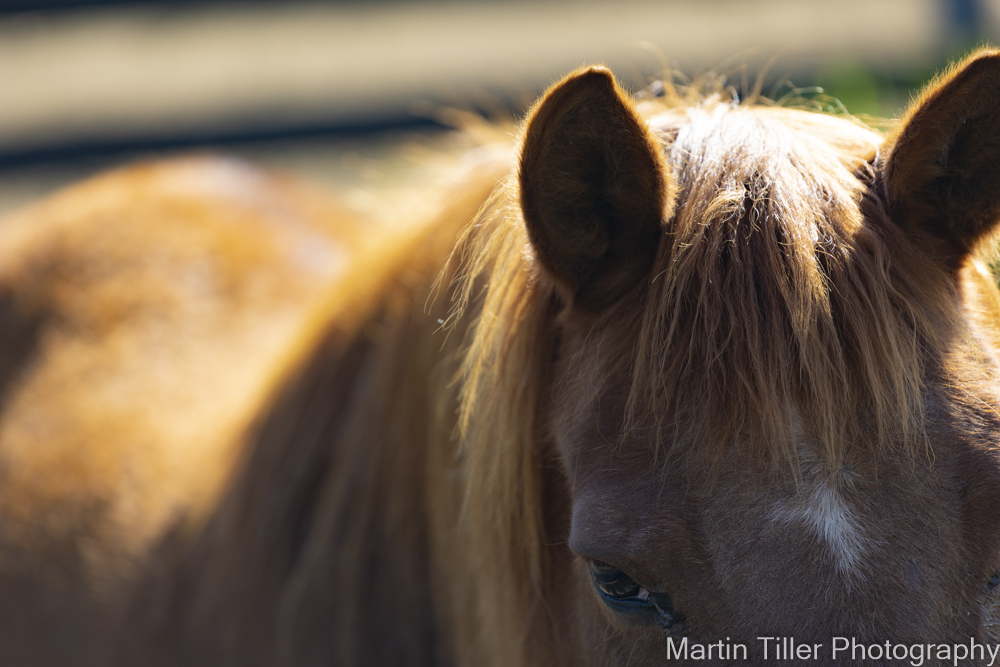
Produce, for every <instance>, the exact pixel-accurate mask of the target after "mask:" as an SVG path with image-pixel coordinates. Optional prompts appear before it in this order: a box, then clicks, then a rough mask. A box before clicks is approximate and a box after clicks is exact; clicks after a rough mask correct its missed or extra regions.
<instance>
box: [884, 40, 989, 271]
mask: <svg viewBox="0 0 1000 667" xmlns="http://www.w3.org/2000/svg"><path fill="white" fill-rule="evenodd" d="M887 143H888V145H889V146H890V149H889V153H888V156H887V158H886V161H885V166H884V171H883V178H884V181H885V186H886V194H887V196H888V203H889V207H890V208H889V210H890V213H891V215H892V217H893V219H894V220H895V221H896V223H897V224H899V225H900V226H902V227H904V228H905V229H908V230H913V231H920V232H924V233H927V234H929V235H930V236H931V237H932V238H934V239H936V240H937V241H938V242H939V243H940V244H941V245H940V250H939V251H938V253H939V254H940V255H941V257H942V259H944V260H945V261H946V263H948V264H951V265H957V264H958V263H959V262H960V261H961V260H962V259H963V258H964V257H966V256H967V255H968V254H969V253H970V252H971V251H972V249H974V247H975V246H976V244H977V243H978V242H979V241H980V240H981V239H983V238H984V237H985V236H987V235H988V234H989V233H990V232H991V231H993V229H994V228H995V227H996V225H997V222H998V221H1000V51H992V50H982V51H979V52H977V53H975V54H973V55H971V56H970V57H969V58H967V59H965V60H964V61H962V62H961V63H959V64H957V65H955V66H953V67H952V68H950V69H949V70H948V71H946V72H945V73H944V74H942V75H941V76H940V77H938V78H937V79H936V80H935V81H934V82H933V83H931V84H930V85H929V86H928V87H927V88H926V90H925V91H924V93H923V94H922V95H921V96H920V97H919V98H918V99H917V100H915V101H914V103H913V104H912V105H911V107H910V110H909V111H908V112H907V114H906V116H905V117H904V119H903V120H902V122H901V123H900V126H899V129H898V130H897V131H896V133H895V134H894V136H893V137H892V138H891V139H890V141H889V142H887Z"/></svg>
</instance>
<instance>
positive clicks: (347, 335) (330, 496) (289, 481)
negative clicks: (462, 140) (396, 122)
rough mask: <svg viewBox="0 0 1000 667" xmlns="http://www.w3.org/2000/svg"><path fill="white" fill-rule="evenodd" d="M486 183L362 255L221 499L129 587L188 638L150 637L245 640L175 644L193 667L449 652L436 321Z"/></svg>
mask: <svg viewBox="0 0 1000 667" xmlns="http://www.w3.org/2000/svg"><path fill="white" fill-rule="evenodd" d="M495 182H496V176H495V174H486V175H485V176H484V175H482V174H479V175H477V176H476V177H475V178H473V179H471V182H470V183H469V184H467V185H466V186H465V188H464V189H463V190H462V191H461V193H460V194H461V196H459V197H457V198H456V199H455V200H454V202H455V203H454V205H453V206H451V207H450V208H448V209H447V210H445V211H444V212H443V213H442V214H441V215H440V216H439V217H438V218H437V219H436V220H434V221H432V222H431V223H430V224H428V225H426V226H425V227H423V228H421V229H420V230H419V231H418V232H417V233H415V234H414V235H413V236H411V237H410V238H409V239H407V240H403V241H400V242H398V243H397V244H395V245H394V246H392V247H386V248H377V247H376V248H373V249H372V251H371V252H369V253H368V254H367V255H366V258H364V259H362V260H360V261H359V263H358V270H357V271H356V272H355V275H354V276H353V277H352V276H348V278H346V279H345V280H344V281H343V283H342V284H341V285H339V286H337V287H336V289H335V290H334V291H333V292H332V293H331V295H330V299H329V303H327V304H325V305H322V306H321V307H320V308H319V314H318V315H317V316H316V317H315V318H314V322H313V324H312V325H310V326H311V331H308V332H307V333H306V334H305V335H304V336H303V340H302V341H300V343H299V348H298V352H296V353H295V354H294V355H293V359H292V360H291V361H290V362H289V364H288V368H287V370H286V372H284V373H283V374H281V375H279V379H278V380H277V381H276V388H275V390H274V392H273V394H272V396H271V398H270V399H269V400H268V401H267V402H266V404H265V406H264V408H263V410H262V412H261V415H262V416H261V417H260V418H259V419H258V420H257V422H256V424H255V425H254V426H253V427H252V428H251V429H250V432H249V435H248V439H247V443H246V446H245V457H244V460H243V462H242V464H241V465H240V467H239V469H238V470H237V472H236V473H235V475H234V478H233V481H232V482H231V483H230V485H229V487H228V490H227V491H226V494H225V496H224V497H223V499H222V501H221V503H220V506H219V509H218V510H217V511H216V513H215V514H214V516H213V517H212V518H211V519H210V520H209V521H208V523H207V525H206V527H205V528H204V530H203V531H202V533H201V535H200V536H199V537H197V539H196V541H195V544H194V547H193V548H190V549H188V550H186V553H185V555H184V556H183V557H182V558H181V559H180V564H179V565H177V566H172V567H170V568H169V570H170V571H169V573H168V574H166V575H165V576H163V577H162V578H161V580H160V581H159V582H155V583H154V584H152V585H151V586H150V587H149V588H150V590H149V591H146V592H145V593H143V594H140V596H139V598H140V604H141V601H142V600H147V601H148V600H150V599H153V600H156V596H157V595H160V596H164V595H165V596H168V597H169V598H170V599H169V600H166V601H164V600H163V599H159V600H156V602H155V603H154V604H155V605H158V606H162V605H164V604H165V605H168V606H170V607H173V609H171V610H170V611H169V612H168V613H162V614H160V618H161V619H187V620H184V621H181V620H177V621H176V622H177V623H182V622H183V623H184V625H185V627H186V628H188V630H187V631H185V630H184V629H183V628H180V627H176V628H175V627H162V626H159V627H151V628H148V629H147V630H146V632H152V633H155V634H156V635H157V636H159V637H164V636H166V637H190V636H191V633H190V631H189V630H190V627H191V625H190V624H191V623H199V624H201V626H202V627H206V628H208V627H218V626H221V625H222V624H225V625H227V626H229V627H230V628H232V626H237V627H236V628H234V630H236V631H235V632H233V633H231V635H230V636H240V637H244V638H247V637H252V638H254V640H253V641H247V642H243V643H242V644H241V646H238V647H235V646H231V645H227V644H226V641H227V640H226V639H225V636H226V634H227V633H223V632H206V633H204V636H203V637H202V638H201V639H199V641H203V645H198V646H191V647H183V646H179V645H174V646H173V647H172V649H171V650H173V651H175V652H177V653H178V654H179V655H178V657H179V658H184V659H188V658H189V657H190V656H197V659H196V660H194V661H191V660H188V664H202V662H199V661H198V660H202V659H204V658H211V657H212V656H218V657H219V658H221V657H222V656H228V657H229V658H231V657H232V656H238V658H239V660H238V664H275V663H277V664H305V663H309V664H312V663H313V662H316V663H321V662H322V663H329V662H331V661H332V662H333V663H334V664H344V665H355V664H449V663H451V662H453V661H454V658H453V654H454V651H455V650H456V649H455V644H456V642H457V643H461V642H462V641H463V640H462V639H461V636H462V635H463V634H469V633H463V632H462V631H461V630H458V629H456V628H457V626H460V625H461V623H462V619H463V618H468V617H469V616H470V614H468V613H467V609H468V603H467V601H466V599H467V598H468V596H469V595H470V593H469V592H468V586H460V585H457V582H456V574H455V568H454V567H453V564H454V563H455V562H457V558H458V555H459V554H460V550H459V547H458V545H457V544H456V541H455V540H456V537H455V535H456V532H457V531H456V529H455V526H456V523H457V518H458V511H459V505H460V498H461V487H460V485H461V476H460V474H459V472H458V461H457V457H456V456H455V451H454V448H455V443H454V441H453V437H452V436H453V434H454V430H455V413H456V406H457V395H456V394H457V389H456V387H455V383H454V378H455V376H456V374H457V371H458V363H459V348H460V347H461V345H462V342H463V331H461V330H458V331H454V330H453V331H452V332H451V334H450V335H446V334H445V333H444V332H443V331H442V328H441V323H442V322H443V321H444V320H445V319H446V317H447V312H448V309H449V306H450V303H449V300H448V298H447V295H437V296H436V295H435V286H436V285H437V283H438V281H439V280H441V281H442V282H444V284H447V280H448V278H447V276H442V275H441V267H442V266H444V265H445V264H446V263H447V260H448V256H449V254H450V253H451V248H452V246H453V245H454V242H455V238H456V236H457V234H458V232H459V230H460V229H461V227H463V226H464V225H465V223H466V222H467V221H468V220H470V219H472V217H473V216H474V214H475V212H476V210H477V209H478V208H479V206H480V205H481V203H482V202H483V201H484V200H485V199H486V197H487V196H488V194H489V192H490V190H491V189H492V187H493V184H494V183H495ZM471 317H472V314H471V313H469V314H468V315H467V316H466V319H467V320H468V319H470V318H471ZM466 324H467V323H466V322H460V323H459V324H458V328H459V329H461V328H462V327H463V326H466ZM157 589H159V591H160V592H159V593H158V592H157ZM163 591H171V592H170V593H164V592H163ZM151 596H152V597H151ZM151 624H153V625H155V624H156V621H153V622H152V623H151ZM456 636H457V637H458V639H455V637H456ZM272 647H277V648H276V649H274V648H272ZM216 664H221V663H216ZM234 664H235V663H234Z"/></svg>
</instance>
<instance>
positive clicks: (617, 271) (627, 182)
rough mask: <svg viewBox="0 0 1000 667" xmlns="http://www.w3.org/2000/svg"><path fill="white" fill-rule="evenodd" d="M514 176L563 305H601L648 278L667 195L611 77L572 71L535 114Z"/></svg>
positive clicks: (657, 148)
mask: <svg viewBox="0 0 1000 667" xmlns="http://www.w3.org/2000/svg"><path fill="white" fill-rule="evenodd" d="M518 175H519V178H520V189H521V210H522V212H523V215H524V221H525V224H526V225H527V230H528V236H529V238H530V239H531V244H532V246H533V248H534V251H535V255H536V257H537V258H538V261H539V262H540V263H541V265H542V267H543V268H544V270H545V272H546V273H547V274H548V276H549V277H550V278H551V279H553V280H554V281H555V283H556V285H557V287H558V288H559V290H560V292H561V293H562V294H563V296H564V297H566V298H567V300H568V301H570V302H572V303H575V304H577V305H584V306H591V307H595V306H602V305H606V304H608V303H610V302H612V301H614V300H615V299H617V298H618V297H619V296H621V295H622V294H624V293H625V292H627V291H628V290H629V289H631V288H632V287H634V286H635V285H636V284H637V283H638V282H639V281H640V280H641V279H642V278H643V277H645V276H647V275H648V273H649V271H650V269H651V267H652V264H653V261H654V259H655V257H656V249H657V245H658V244H659V240H660V237H661V235H662V227H661V224H662V221H663V220H664V218H665V217H666V216H667V215H668V214H669V211H668V210H667V207H668V206H671V205H672V203H673V199H674V186H673V182H672V180H671V178H670V176H669V174H668V172H667V169H666V165H665V164H664V161H663V157H662V148H661V145H660V143H659V142H658V141H657V140H656V139H655V138H654V137H653V136H652V135H651V134H650V132H649V130H648V129H647V127H646V124H645V123H644V122H643V121H642V120H641V119H640V118H639V116H638V114H637V113H636V112H635V110H634V109H633V106H632V102H631V100H630V99H629V98H628V97H627V96H626V95H625V94H624V93H623V92H622V91H621V90H620V89H619V87H618V85H617V83H616V82H615V79H614V77H613V76H612V75H611V73H610V72H609V71H608V70H606V69H604V68H601V67H592V68H587V69H582V70H578V71H576V72H573V73H572V74H570V75H569V76H567V77H566V78H564V79H563V80H562V81H560V82H559V83H557V84H555V85H554V86H552V88H550V89H549V91H548V92H547V93H546V94H545V96H544V97H543V98H542V99H541V100H540V101H539V102H538V103H537V104H536V105H535V107H534V109H532V111H531V113H530V114H529V117H528V122H527V129H526V131H525V136H524V142H523V145H522V149H521V160H520V169H519V174H518Z"/></svg>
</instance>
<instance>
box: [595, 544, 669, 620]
mask: <svg viewBox="0 0 1000 667" xmlns="http://www.w3.org/2000/svg"><path fill="white" fill-rule="evenodd" d="M588 567H589V569H590V578H591V581H592V582H593V584H594V588H595V589H596V590H597V594H598V595H599V596H600V598H601V601H602V602H604V604H605V605H607V606H608V607H609V608H610V609H612V610H613V611H616V612H618V613H620V614H628V615H637V614H655V615H656V620H657V622H658V623H659V624H660V627H662V628H663V629H664V630H668V629H670V628H672V627H674V626H675V625H677V624H679V623H681V622H683V621H684V615H683V614H681V613H678V612H677V611H676V610H675V609H674V601H673V599H672V598H671V597H670V595H668V594H667V593H652V592H650V591H649V590H647V589H646V588H645V587H644V586H642V585H640V584H639V583H638V582H637V581H636V580H635V579H633V578H632V577H630V576H629V575H627V574H625V572H623V571H622V570H619V569H618V568H616V567H614V566H613V565H608V564H607V563H603V562H601V561H594V560H592V561H589V563H588Z"/></svg>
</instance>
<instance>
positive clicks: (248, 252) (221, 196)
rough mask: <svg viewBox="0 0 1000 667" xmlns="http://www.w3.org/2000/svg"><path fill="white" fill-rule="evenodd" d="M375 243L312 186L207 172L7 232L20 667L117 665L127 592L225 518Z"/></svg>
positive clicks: (63, 207)
mask: <svg viewBox="0 0 1000 667" xmlns="http://www.w3.org/2000/svg"><path fill="white" fill-rule="evenodd" d="M362 232H363V224H362V223H361V222H360V221H359V220H357V219H356V218H354V217H353V216H351V215H350V214H349V213H347V212H346V211H345V210H344V209H342V208H340V207H339V206H337V205H336V204H334V203H332V202H330V201H328V200H326V199H325V198H324V197H323V196H321V195H319V194H317V193H315V192H312V191H310V190H309V189H308V188H304V187H302V186H300V185H296V184H293V183H291V182H288V181H286V180H283V179H281V178H279V177H276V176H273V175H269V174H266V173H263V172H261V171H258V170H255V169H252V168H250V167H248V166H246V165H243V164H241V163H238V162H234V161H227V160H222V159H217V158H208V157H205V158H193V159H188V160H182V161H174V162H165V163H153V164H145V165H138V166H134V167H131V168H127V169H124V170H121V171H118V172H114V173H111V174H108V175H105V176H102V177H99V178H96V179H93V180H91V181H88V182H86V183H84V184H81V185H79V186H76V187H74V188H71V189H69V190H67V191H65V192H63V193H61V194H59V195H57V196H55V197H54V198H51V199H49V200H47V201H45V202H43V203H41V204H39V205H36V206H34V207H32V208H29V209H27V210H24V211H22V212H20V213H18V214H16V215H14V216H13V218H11V219H10V220H9V221H8V222H7V223H6V224H5V225H4V226H3V228H0V340H2V342H3V344H2V345H0V401H2V411H0V582H2V583H0V585H2V587H3V590H4V595H3V596H2V598H0V627H3V631H2V632H0V654H2V655H4V656H6V657H8V658H9V659H10V660H12V662H11V664H88V663H90V664H107V661H108V659H109V654H108V650H110V646H111V645H112V644H113V643H114V642H112V641H109V638H110V637H111V634H112V628H113V627H120V626H121V619H120V618H115V614H116V613H117V612H116V611H115V610H116V609H120V608H121V604H120V601H121V600H123V599H124V598H125V597H127V595H128V593H127V589H128V587H129V586H130V585H131V584H132V583H133V582H135V581H136V580H138V579H140V578H141V577H142V576H144V575H143V572H144V571H145V569H146V567H147V562H148V555H149V554H150V553H151V552H152V551H153V550H154V548H155V547H156V545H158V544H159V543H160V542H161V541H162V539H163V536H164V535H165V534H167V533H168V532H169V533H171V534H178V533H192V534H193V533H196V532H197V531H198V530H199V526H200V525H201V524H202V523H203V522H204V521H205V520H206V518H207V516H208V515H209V514H210V513H211V511H212V508H213V506H214V503H215V502H216V499H217V498H218V496H219V495H220V493H221V491H222V488H223V487H224V485H225V483H226V481H227V480H228V479H229V477H230V474H231V469H232V467H233V465H234V461H236V460H237V459H238V452H239V448H240V443H241V439H242V432H243V430H244V429H245V428H246V425H247V424H248V423H249V421H250V420H251V419H252V418H253V411H254V409H255V406H256V405H257V404H258V403H259V402H260V400H261V394H262V392H263V391H264V387H265V386H266V384H267V378H268V377H269V376H270V375H272V374H273V371H272V367H273V366H274V365H275V364H276V363H278V361H279V360H280V359H281V358H282V357H283V355H284V353H285V346H286V343H287V340H288V339H289V337H290V336H291V335H292V332H293V331H294V330H295V329H296V328H297V327H298V326H299V324H300V322H301V320H302V318H303V316H304V313H305V312H306V311H307V310H308V309H309V307H310V304H311V303H312V302H313V301H314V300H315V299H316V297H317V295H318V294H319V293H320V292H321V291H322V290H323V289H324V288H325V287H327V286H328V285H329V284H330V283H331V282H333V281H335V280H336V278H337V277H338V275H339V274H340V273H342V272H343V270H344V268H345V267H346V265H347V263H348V259H349V257H350V256H351V254H352V252H354V250H355V249H356V247H357V246H358V245H359V243H360V239H361V235H362ZM43 633H44V636H43Z"/></svg>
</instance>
